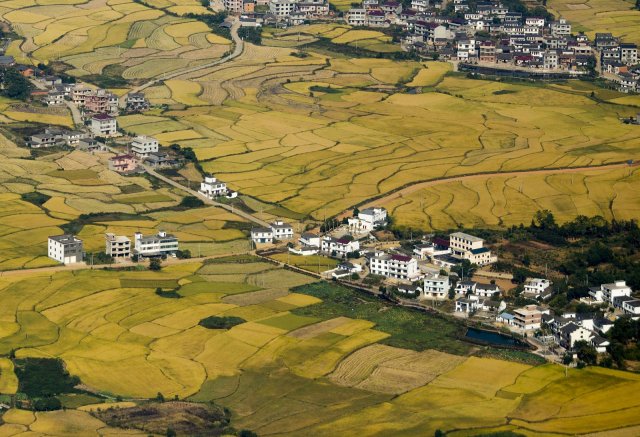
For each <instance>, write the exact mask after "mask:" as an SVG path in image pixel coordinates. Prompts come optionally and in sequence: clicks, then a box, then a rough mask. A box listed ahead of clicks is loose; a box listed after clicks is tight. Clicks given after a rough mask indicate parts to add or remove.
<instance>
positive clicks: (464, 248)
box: [449, 232, 498, 266]
mask: <svg viewBox="0 0 640 437" xmlns="http://www.w3.org/2000/svg"><path fill="white" fill-rule="evenodd" d="M449 247H450V248H451V256H452V257H454V258H457V259H459V260H465V259H467V260H469V262H471V264H477V265H479V266H484V265H487V264H491V263H494V262H496V261H497V260H498V258H497V257H495V256H493V255H492V254H491V251H490V250H489V249H487V248H486V247H484V240H483V239H482V238H478V237H474V236H473V235H469V234H465V233H464V232H454V233H453V234H451V235H450V236H449Z"/></svg>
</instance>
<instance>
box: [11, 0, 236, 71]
mask: <svg viewBox="0 0 640 437" xmlns="http://www.w3.org/2000/svg"><path fill="white" fill-rule="evenodd" d="M161 3H163V4H162V5H160V4H158V5H154V2H149V3H148V5H147V4H144V3H135V2H133V1H132V0H124V1H122V0H118V1H115V0H110V1H106V2H104V1H91V2H76V1H68V0H51V1H46V2H38V3H36V2H33V1H31V0H15V1H11V2H3V4H2V5H0V17H2V18H3V19H4V20H5V21H7V22H8V23H9V24H10V25H11V26H12V27H13V29H14V30H15V31H16V33H18V35H20V36H22V37H23V38H24V39H23V40H22V41H21V40H15V41H13V42H12V43H11V45H10V46H9V48H8V50H7V54H9V55H13V56H14V57H16V59H17V60H18V61H19V62H24V63H27V64H31V63H33V64H37V63H38V62H48V61H52V60H61V61H64V62H65V63H67V64H69V65H71V66H72V69H71V70H69V71H68V73H70V74H73V75H75V76H79V77H82V76H89V75H95V74H102V73H103V72H104V71H105V68H107V67H112V68H113V69H115V71H117V73H114V72H113V70H109V71H108V72H107V74H110V75H112V74H119V75H121V76H122V77H124V78H125V79H144V78H150V77H156V76H158V75H160V74H163V73H167V72H170V71H173V70H176V69H179V68H183V67H188V66H195V65H198V64H199V63H203V62H207V61H211V60H213V59H216V58H218V57H220V55H221V54H222V53H224V52H225V51H227V47H228V44H230V41H227V40H225V39H224V38H219V37H218V38H216V39H214V40H210V38H209V35H210V30H209V28H208V27H207V26H206V25H204V24H203V23H201V22H198V21H194V20H192V19H186V18H180V17H175V16H170V15H168V14H167V13H165V10H166V11H169V12H172V13H175V14H178V15H183V14H187V13H206V12H207V9H206V8H204V7H202V5H201V4H200V2H199V1H196V0H176V1H173V2H170V1H167V0H162V2H161Z"/></svg>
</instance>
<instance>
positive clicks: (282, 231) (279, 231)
mask: <svg viewBox="0 0 640 437" xmlns="http://www.w3.org/2000/svg"><path fill="white" fill-rule="evenodd" d="M271 231H272V232H273V238H274V239H275V240H290V239H292V238H293V226H291V225H290V224H289V223H285V222H283V221H282V220H276V221H275V222H273V223H271Z"/></svg>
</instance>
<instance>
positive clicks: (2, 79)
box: [0, 68, 32, 100]
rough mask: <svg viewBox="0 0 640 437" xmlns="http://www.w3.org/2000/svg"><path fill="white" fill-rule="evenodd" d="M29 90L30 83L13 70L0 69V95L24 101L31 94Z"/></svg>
mask: <svg viewBox="0 0 640 437" xmlns="http://www.w3.org/2000/svg"><path fill="white" fill-rule="evenodd" d="M31 88H32V86H31V83H30V82H29V81H28V80H27V79H26V78H25V77H24V76H22V75H21V74H20V73H19V72H18V70H16V69H15V68H2V69H0V95H2V96H4V97H9V98H10V99H18V100H26V99H27V98H28V97H29V95H30V94H31Z"/></svg>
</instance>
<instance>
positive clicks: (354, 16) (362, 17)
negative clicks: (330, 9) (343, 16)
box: [347, 8, 367, 26]
mask: <svg viewBox="0 0 640 437" xmlns="http://www.w3.org/2000/svg"><path fill="white" fill-rule="evenodd" d="M347 24H349V25H350V26H366V25H367V11H366V10H365V9H363V8H351V9H349V12H348V13H347Z"/></svg>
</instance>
